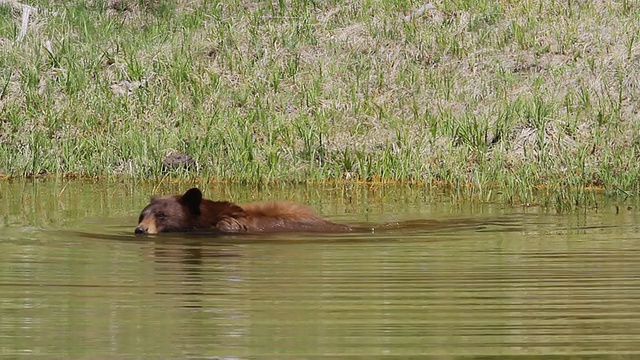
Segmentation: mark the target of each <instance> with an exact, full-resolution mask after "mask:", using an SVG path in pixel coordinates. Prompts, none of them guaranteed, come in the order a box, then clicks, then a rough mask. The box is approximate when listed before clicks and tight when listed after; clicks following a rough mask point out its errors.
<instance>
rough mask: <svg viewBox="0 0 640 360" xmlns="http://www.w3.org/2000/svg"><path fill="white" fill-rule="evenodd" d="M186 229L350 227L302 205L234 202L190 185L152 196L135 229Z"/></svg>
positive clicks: (344, 229)
mask: <svg viewBox="0 0 640 360" xmlns="http://www.w3.org/2000/svg"><path fill="white" fill-rule="evenodd" d="M186 231H218V232H223V233H244V232H247V233H259V232H348V231H351V228H350V227H348V226H346V225H340V224H336V223H333V222H331V221H329V220H326V219H323V218H322V217H320V216H318V215H316V214H315V212H314V211H313V210H311V208H309V207H307V206H305V205H300V204H296V203H292V202H288V201H271V202H260V203H251V204H245V205H236V204H233V203H230V202H227V201H212V200H206V199H203V198H202V192H201V191H200V190H199V189H197V188H193V189H189V190H188V191H187V192H185V193H184V194H183V195H172V196H166V197H161V198H158V197H154V198H153V199H152V200H151V203H150V204H149V205H147V206H146V207H145V208H144V209H143V210H142V213H140V218H139V220H138V226H137V227H136V229H135V232H136V234H158V233H162V232H186Z"/></svg>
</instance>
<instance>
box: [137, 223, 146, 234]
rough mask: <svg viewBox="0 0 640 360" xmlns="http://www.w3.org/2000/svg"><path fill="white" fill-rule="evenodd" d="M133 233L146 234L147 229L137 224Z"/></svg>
mask: <svg viewBox="0 0 640 360" xmlns="http://www.w3.org/2000/svg"><path fill="white" fill-rule="evenodd" d="M135 233H136V234H146V233H147V229H146V228H144V227H142V226H141V225H138V226H137V227H136V230H135Z"/></svg>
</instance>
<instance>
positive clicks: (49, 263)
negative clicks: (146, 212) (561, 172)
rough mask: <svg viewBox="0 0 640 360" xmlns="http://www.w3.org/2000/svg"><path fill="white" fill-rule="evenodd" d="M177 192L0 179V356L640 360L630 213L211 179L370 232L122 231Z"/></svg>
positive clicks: (228, 190) (218, 189) (639, 275)
mask: <svg viewBox="0 0 640 360" xmlns="http://www.w3.org/2000/svg"><path fill="white" fill-rule="evenodd" d="M187 188H189V185H188V184H166V185H162V186H158V187H156V188H155V189H154V188H153V187H152V186H150V185H144V184H134V183H92V182H78V181H75V182H60V181H58V182H55V181H40V182H39V181H36V182H7V181H5V182H0V316H1V320H0V354H1V355H2V356H3V358H11V357H17V356H20V355H46V356H49V357H72V358H104V357H118V356H123V357H152V358H190V357H193V358H210V359H247V358H252V359H253V358H265V359H267V358H268V359H285V358H290V359H302V358H307V359H308V358H319V357H326V358H362V359H365V358H366V359H370V358H376V357H381V356H386V357H395V358H398V359H409V358H424V357H425V356H426V355H431V356H435V357H442V358H446V359H458V358H465V359H468V358H483V359H490V358H496V357H504V358H511V357H514V356H517V355H519V356H521V357H519V358H535V357H537V356H545V357H548V356H551V355H554V356H555V357H558V358H576V359H584V358H602V357H605V356H606V357H609V358H616V359H627V358H628V359H632V358H636V357H637V355H638V354H639V353H640V315H639V313H638V311H637V310H638V307H640V305H638V304H639V303H640V302H639V300H640V266H639V265H638V264H640V245H639V244H640V241H639V240H640V236H638V235H637V233H638V226H637V224H638V223H639V220H640V216H639V214H638V212H637V211H636V210H635V206H631V207H629V208H628V207H627V205H626V204H616V203H613V202H611V203H609V202H607V201H606V199H603V201H602V205H601V206H600V207H599V208H598V209H597V210H596V209H587V210H584V211H578V212H574V213H571V214H556V213H554V212H552V211H546V210H545V209H541V208H537V207H529V208H524V207H509V206H504V205H496V204H493V205H491V204H485V205H479V204H460V203H452V202H451V201H450V198H449V197H447V196H444V195H441V194H434V193H431V192H425V191H423V190H420V189H411V188H408V187H393V188H392V187H389V188H379V187H364V186H363V187H357V188H348V187H339V188H331V187H295V188H291V187H288V188H281V189H278V188H271V189H253V190H251V191H247V190H246V189H243V188H242V187H239V186H235V187H232V186H225V185H220V184H213V185H208V186H206V187H203V189H204V190H205V195H206V196H207V197H209V198H218V199H222V198H224V199H233V200H236V201H238V202H246V201H255V200H259V199H270V198H283V199H290V200H295V201H300V202H304V203H308V204H311V205H312V206H313V207H315V208H316V209H318V211H319V212H320V213H322V214H324V215H326V216H328V217H329V218H331V219H332V220H334V221H338V222H344V223H351V224H358V225H366V226H371V227H374V228H375V230H374V231H372V232H367V233H357V234H343V235H340V234H338V235H336V234H330V235H319V234H314V235H264V236H227V237H215V236H201V235H199V236H194V235H191V236H189V235H169V236H156V237H141V236H134V235H133V228H134V227H135V225H136V220H137V216H138V214H139V211H140V210H141V209H142V208H143V207H144V206H145V205H146V203H147V201H148V198H149V196H150V195H151V194H152V193H160V194H168V193H178V192H182V191H184V190H186V189H187ZM616 205H618V208H617V209H616ZM422 220H427V221H424V222H421V221H422ZM405 221H410V224H411V226H409V227H403V224H405V223H404V222H405ZM382 224H387V225H386V226H381V225H382Z"/></svg>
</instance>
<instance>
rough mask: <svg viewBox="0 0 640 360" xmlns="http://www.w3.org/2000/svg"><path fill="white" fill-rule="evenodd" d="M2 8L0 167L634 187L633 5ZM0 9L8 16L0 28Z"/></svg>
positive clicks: (570, 188) (567, 196) (500, 189)
mask: <svg viewBox="0 0 640 360" xmlns="http://www.w3.org/2000/svg"><path fill="white" fill-rule="evenodd" d="M31 5H33V6H37V7H38V12H37V14H36V15H34V16H32V18H31V22H30V23H29V28H28V32H27V35H26V37H25V38H24V39H22V41H20V42H18V41H16V38H17V36H18V29H19V22H20V19H19V17H18V16H15V15H16V13H15V12H14V11H12V10H11V9H10V8H9V7H8V6H7V5H0V15H1V16H2V17H3V18H4V19H9V21H5V22H3V23H2V24H0V51H1V52H2V53H3V56H2V57H0V170H2V173H3V174H2V175H3V176H27V175H37V174H45V173H47V174H61V175H67V176H89V177H104V178H108V177H118V176H132V177H135V178H151V179H154V178H155V179H160V178H162V177H164V176H165V174H163V173H162V168H161V161H162V158H163V157H164V156H166V155H168V154H171V153H175V152H187V153H189V154H190V155H192V156H193V157H194V158H195V159H196V161H197V164H198V166H197V174H190V173H187V172H176V173H172V174H171V176H176V177H197V178H204V179H217V180H224V181H232V182H239V183H296V182H308V181H359V182H407V183H415V184H422V185H424V186H438V187H443V188H447V189H451V190H453V192H454V193H456V194H458V195H460V196H464V197H471V198H477V199H480V200H482V201H505V202H510V203H530V202H532V201H534V199H538V198H539V197H540V195H541V194H542V195H544V196H546V199H547V200H545V201H544V203H545V204H548V205H550V206H551V205H553V206H556V205H557V206H558V208H560V209H564V208H572V207H574V206H576V205H585V204H588V203H589V202H592V201H593V200H592V197H591V196H590V195H589V192H588V191H587V190H588V189H604V190H605V191H606V193H607V194H610V195H611V196H617V195H620V194H624V196H628V195H629V194H637V193H638V190H639V189H640V182H639V180H638V179H640V176H639V175H640V166H639V165H638V161H637V159H638V153H639V152H640V146H639V145H638V141H637V137H638V134H640V121H638V115H637V113H638V111H637V106H636V103H637V99H638V98H640V86H639V85H640V84H639V83H638V79H640V68H639V67H638V66H637V59H638V58H639V57H640V47H638V41H637V34H638V31H639V30H640V23H638V22H637V21H635V20H636V19H637V16H638V11H639V9H640V8H638V6H636V5H634V4H633V2H629V1H623V2H614V3H606V2H576V1H570V2H557V1H533V0H525V1H520V2H513V1H492V2H490V1H480V2H478V1H454V2H444V3H441V4H440V3H437V4H435V3H434V4H433V6H424V5H423V4H420V3H416V2H414V1H410V0H393V1H389V0H382V1H377V2H371V1H350V2H346V3H344V2H339V3H336V2H287V1H278V2H267V3H261V2H239V1H232V2H223V3H221V2H212V1H171V2H170V1H163V0H157V1H156V0H154V1H151V0H108V1H107V0H98V1H89V2H87V1H71V2H67V3H65V6H61V5H60V4H57V3H52V2H47V1H42V0H36V1H35V3H33V4H31ZM11 19H13V20H11Z"/></svg>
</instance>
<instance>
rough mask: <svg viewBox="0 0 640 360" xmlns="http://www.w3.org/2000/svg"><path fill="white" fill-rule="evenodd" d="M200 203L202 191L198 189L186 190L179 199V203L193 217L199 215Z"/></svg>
mask: <svg viewBox="0 0 640 360" xmlns="http://www.w3.org/2000/svg"><path fill="white" fill-rule="evenodd" d="M201 202H202V191H200V189H198V188H193V189H189V190H187V192H186V193H184V195H182V198H180V203H181V204H182V205H184V206H186V207H187V208H189V210H190V211H191V213H193V214H195V215H200V203H201Z"/></svg>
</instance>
